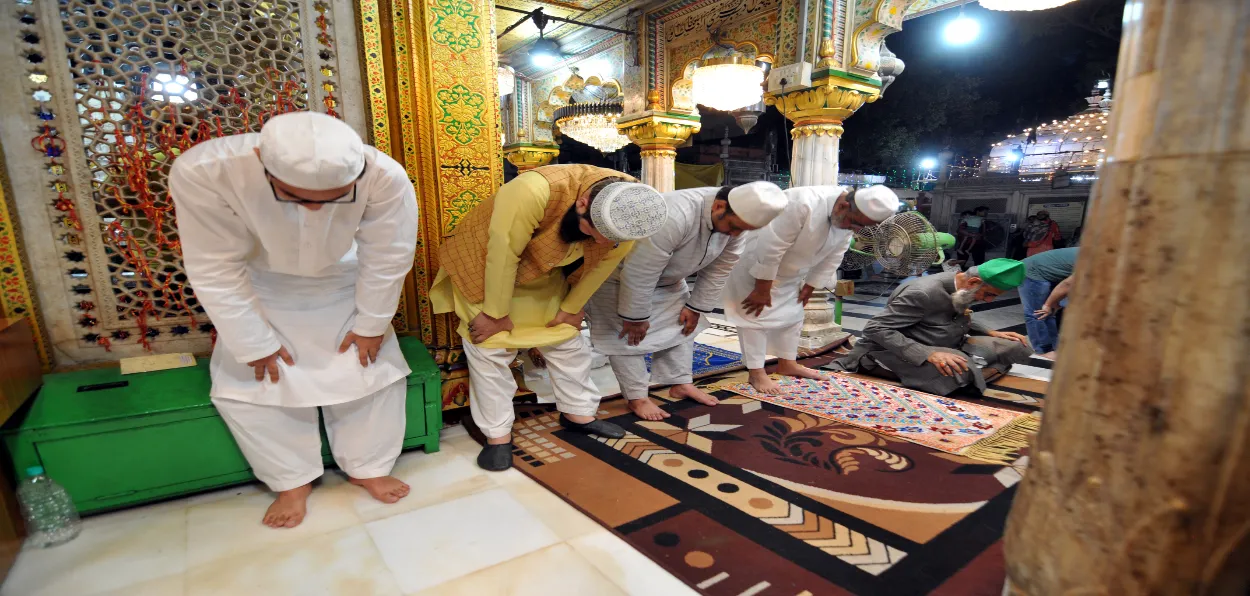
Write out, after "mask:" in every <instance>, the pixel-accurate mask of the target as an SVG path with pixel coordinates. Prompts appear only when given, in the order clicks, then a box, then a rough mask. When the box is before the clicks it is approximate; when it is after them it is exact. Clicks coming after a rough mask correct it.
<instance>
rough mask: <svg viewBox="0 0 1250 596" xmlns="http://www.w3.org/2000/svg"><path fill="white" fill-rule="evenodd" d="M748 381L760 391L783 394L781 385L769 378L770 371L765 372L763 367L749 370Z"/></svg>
mask: <svg viewBox="0 0 1250 596" xmlns="http://www.w3.org/2000/svg"><path fill="white" fill-rule="evenodd" d="M747 382H749V383H751V386H752V387H754V388H755V390H756V391H759V392H760V393H767V394H769V395H779V394H781V386H780V385H778V384H777V382H776V381H774V380H772V379H770V378H768V373H766V372H764V369H762V368H753V369H751V370H750V371H748V372H747Z"/></svg>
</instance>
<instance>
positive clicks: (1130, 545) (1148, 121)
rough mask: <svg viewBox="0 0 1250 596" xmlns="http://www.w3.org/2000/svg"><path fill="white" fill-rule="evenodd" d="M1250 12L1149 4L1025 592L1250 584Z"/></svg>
mask: <svg viewBox="0 0 1250 596" xmlns="http://www.w3.org/2000/svg"><path fill="white" fill-rule="evenodd" d="M1248 26H1250V3H1248V2H1245V0H1208V1H1204V2H1194V1H1186V0H1130V1H1129V2H1128V4H1127V6H1126V8H1125V16H1124V30H1123V33H1122V36H1121V41H1120V57H1119V64H1118V66H1117V69H1116V71H1117V75H1116V84H1115V90H1116V106H1115V108H1114V110H1112V112H1111V123H1110V126H1109V133H1108V134H1109V136H1110V138H1109V139H1108V144H1107V153H1106V162H1105V164H1104V165H1103V166H1102V168H1101V170H1100V171H1099V180H1098V182H1097V183H1096V184H1095V186H1094V189H1093V194H1092V196H1091V197H1090V206H1089V213H1088V215H1087V219H1086V222H1087V223H1086V226H1087V227H1086V231H1085V232H1084V234H1083V235H1082V237H1081V255H1080V260H1079V261H1078V263H1077V267H1076V273H1075V289H1074V291H1073V298H1072V303H1071V305H1070V306H1069V307H1068V309H1067V313H1066V314H1065V316H1064V328H1063V333H1062V336H1061V338H1060V342H1059V350H1058V352H1059V354H1058V361H1057V362H1056V363H1055V367H1054V369H1055V376H1054V380H1053V381H1052V383H1051V385H1050V391H1049V394H1048V395H1047V399H1046V409H1045V417H1044V422H1043V424H1042V430H1041V433H1040V434H1039V436H1038V437H1037V438H1036V439H1035V441H1034V444H1033V446H1032V448H1031V449H1030V453H1031V461H1030V464H1029V469H1028V472H1027V474H1026V476H1025V478H1024V481H1023V482H1022V484H1021V485H1020V487H1019V489H1018V490H1019V492H1018V494H1017V495H1016V498H1015V503H1014V505H1013V507H1012V510H1011V514H1010V516H1009V519H1008V522H1007V533H1006V543H1005V546H1006V550H1005V554H1006V566H1007V577H1008V582H1009V584H1008V590H1007V592H1008V593H1011V594H1017V595H1029V596H1041V595H1050V594H1056V595H1057V594H1078V593H1080V594H1245V593H1247V589H1248V588H1250V564H1248V561H1250V379H1248V378H1247V372H1246V371H1248V370H1250V261H1248V260H1247V259H1248V258H1250V257H1248V256H1250V234H1247V233H1246V231H1247V230H1250V71H1247V69H1246V65H1247V64H1250V44H1248V43H1247V42H1246V32H1247V27H1248Z"/></svg>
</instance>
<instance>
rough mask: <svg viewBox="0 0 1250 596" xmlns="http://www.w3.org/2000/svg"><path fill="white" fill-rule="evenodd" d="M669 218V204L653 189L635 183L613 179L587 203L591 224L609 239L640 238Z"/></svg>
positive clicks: (651, 232) (658, 228)
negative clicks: (588, 204) (614, 180)
mask: <svg viewBox="0 0 1250 596" xmlns="http://www.w3.org/2000/svg"><path fill="white" fill-rule="evenodd" d="M667 219H668V203H666V202H665V201H664V197H662V196H660V193H658V192H656V190H655V189H654V188H651V187H650V186H647V185H646V184H638V183H636V182H613V183H611V184H609V185H607V186H605V187H604V188H603V190H602V191H600V192H599V194H598V195H597V196H595V197H594V198H593V199H592V200H591V203H590V223H592V224H594V225H595V229H596V230H599V233H600V234H603V235H604V236H606V237H607V238H608V239H609V240H615V241H617V242H624V241H626V240H641V239H643V238H646V237H648V236H650V235H652V234H654V233H656V232H658V231H660V227H661V226H663V225H664V222H665V221H666V220H667Z"/></svg>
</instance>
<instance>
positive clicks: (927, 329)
mask: <svg viewBox="0 0 1250 596" xmlns="http://www.w3.org/2000/svg"><path fill="white" fill-rule="evenodd" d="M954 293H955V273H954V272H949V273H940V274H937V275H929V276H925V277H921V278H918V279H915V280H912V281H911V282H909V283H906V284H904V285H902V286H900V287H898V288H896V289H895V290H894V292H893V293H892V294H890V299H889V301H888V302H886V305H885V310H884V311H883V312H881V313H880V314H878V315H877V316H875V317H873V318H872V320H870V321H868V324H867V325H866V326H865V327H864V337H863V339H861V340H860V341H859V342H858V343H856V344H855V347H854V348H853V349H852V350H851V352H850V353H849V354H847V355H846V356H843V357H842V358H840V359H838V360H837V361H836V362H835V363H834V364H833V366H831V368H834V369H840V370H846V371H850V372H867V373H874V372H880V367H881V365H884V366H885V368H887V369H888V370H889V371H890V372H892V373H893V375H895V376H897V377H898V378H899V380H901V381H902V382H903V384H904V385H905V386H907V387H910V388H912V389H916V390H919V391H924V392H927V393H933V394H936V395H947V394H949V393H951V392H952V391H954V390H956V389H958V388H960V387H963V386H966V385H969V384H973V385H976V387H977V389H979V390H981V391H984V390H985V378H984V376H983V374H982V372H981V369H979V368H978V367H977V366H975V365H974V361H973V358H972V356H979V357H981V358H983V359H984V360H985V361H986V364H985V365H984V367H985V368H987V369H993V370H996V371H997V372H1003V373H1005V372H1007V371H1008V370H1010V369H1011V365H1012V364H1013V363H1015V364H1019V363H1022V362H1026V361H1028V359H1029V356H1031V355H1032V350H1031V349H1029V348H1028V347H1027V346H1025V345H1023V344H1020V343H1018V342H1014V341H1011V340H1003V339H997V338H992V337H969V335H973V336H985V335H987V334H988V333H989V332H990V329H989V328H988V327H985V326H984V325H981V324H979V323H977V322H976V321H973V320H972V315H971V311H965V312H957V311H956V310H955V306H954V304H952V303H951V296H952V295H953V294H954ZM935 351H946V352H952V353H956V354H962V355H963V356H965V357H967V358H968V364H969V371H968V372H967V373H961V374H958V375H955V376H951V377H947V376H943V375H942V374H941V373H939V372H938V370H937V367H936V366H934V365H933V364H931V363H929V362H928V361H927V360H928V358H929V355H930V354H932V353H933V352H935Z"/></svg>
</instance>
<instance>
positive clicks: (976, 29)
mask: <svg viewBox="0 0 1250 596" xmlns="http://www.w3.org/2000/svg"><path fill="white" fill-rule="evenodd" d="M960 8H961V9H962V7H960ZM942 35H943V37H944V38H945V39H946V43H949V44H951V45H953V46H966V45H968V44H970V43H972V42H974V41H976V39H977V37H979V36H980V35H981V23H980V22H979V21H977V20H976V19H973V18H970V17H966V16H964V15H963V14H962V10H961V13H960V15H959V16H958V17H956V18H955V19H953V20H952V21H951V22H949V23H947V24H946V29H944V30H943V32H942Z"/></svg>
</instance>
